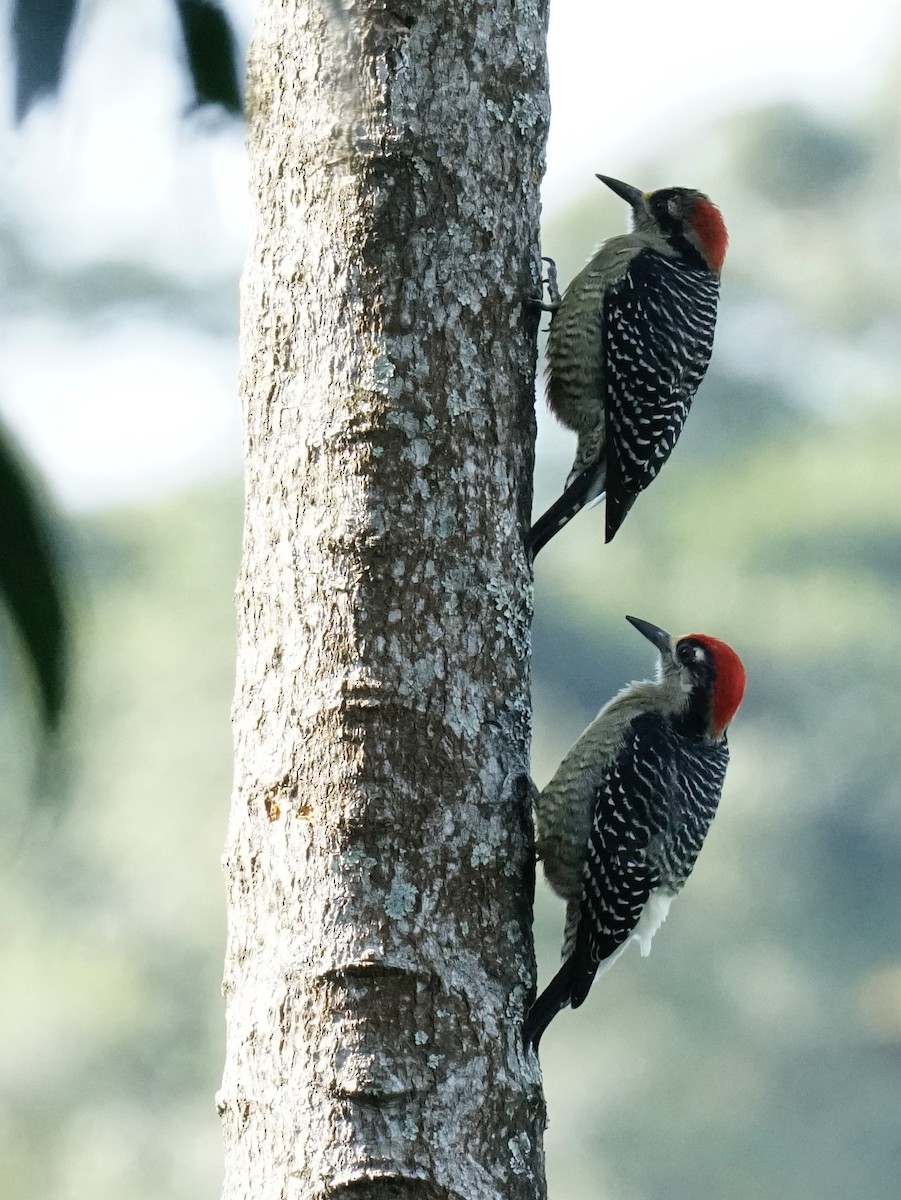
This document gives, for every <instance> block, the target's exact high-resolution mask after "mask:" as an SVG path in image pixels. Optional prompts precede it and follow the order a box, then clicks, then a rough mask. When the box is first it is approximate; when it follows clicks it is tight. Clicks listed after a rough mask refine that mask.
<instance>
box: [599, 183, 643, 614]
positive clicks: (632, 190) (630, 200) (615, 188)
mask: <svg viewBox="0 0 901 1200" xmlns="http://www.w3.org/2000/svg"><path fill="white" fill-rule="evenodd" d="M598 179H600V181H601V183H606V185H607V187H608V188H610V190H611V192H616V194H617V196H620V197H622V199H623V200H625V202H626V203H627V204H630V205H631V206H632V208H638V206H639V205H640V204H641V203H643V201H644V192H643V191H642V190H641V188H637V187H633V186H632V184H631V183H623V182H622V180H620V179H611V178H610V176H609V175H598ZM630 619H631V618H630Z"/></svg>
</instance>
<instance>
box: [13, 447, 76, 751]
mask: <svg viewBox="0 0 901 1200" xmlns="http://www.w3.org/2000/svg"><path fill="white" fill-rule="evenodd" d="M51 528H52V518H51V517H50V514H49V512H47V510H46V508H45V506H44V504H43V503H42V501H41V500H40V498H39V493H38V491H37V490H36V489H35V487H34V485H33V484H32V482H31V480H30V479H29V477H28V473H27V472H26V470H25V469H24V468H23V466H22V461H21V459H20V457H19V455H18V454H17V453H16V451H15V450H14V448H13V446H12V444H11V443H10V441H9V440H8V438H7V437H6V436H5V435H3V434H0V593H2V596H3V599H4V601H5V603H6V606H7V608H8V610H9V613H10V616H11V617H12V620H13V624H14V626H15V628H16V630H17V631H18V633H19V636H20V637H21V639H22V642H23V644H24V646H25V650H26V653H27V655H28V658H29V660H30V665H31V669H32V671H33V673H34V677H35V680H36V682H37V685H38V691H39V694H40V698H41V707H42V710H43V718H44V723H45V725H46V726H47V728H48V730H49V729H53V728H55V727H56V725H57V724H58V722H59V718H60V715H61V713H62V710H63V705H64V703H65V699H66V684H67V665H68V643H69V625H68V617H67V612H66V605H65V600H64V590H63V584H62V577H61V573H60V570H59V566H58V564H57V561H56V556H55V555H54V553H53V550H52V547H51V538H50V534H49V531H50V529H51Z"/></svg>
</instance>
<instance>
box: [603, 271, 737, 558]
mask: <svg viewBox="0 0 901 1200" xmlns="http://www.w3.org/2000/svg"><path fill="white" fill-rule="evenodd" d="M718 297H719V277H718V276H717V275H714V274H713V273H712V272H711V271H709V270H708V269H707V267H706V266H705V265H702V264H700V263H699V264H695V263H692V262H689V261H686V260H685V259H683V258H667V257H666V256H664V255H662V254H658V253H656V252H655V251H654V250H641V251H640V252H639V253H638V254H636V255H635V257H634V258H633V259H632V261H631V262H630V263H629V267H628V270H627V271H626V273H625V275H624V276H623V278H622V279H621V280H620V281H619V282H618V283H616V284H614V285H612V286H611V287H610V288H609V290H608V292H607V294H606V295H605V297H604V319H603V344H602V346H601V355H602V360H603V363H604V391H605V405H604V410H605V422H606V437H605V442H606V459H607V462H606V481H605V484H606V493H607V510H606V527H607V529H606V535H607V540H608V541H609V540H610V539H611V538H612V537H613V535H614V534H615V533H616V531H617V529H618V528H619V526H620V525H621V524H622V522H623V520H624V519H625V517H626V514H627V513H628V511H629V509H630V508H631V507H632V504H633V503H634V501H635V499H636V497H637V496H638V494H639V493H640V492H642V491H643V490H644V489H645V488H646V487H647V486H648V484H650V483H651V482H652V480H653V479H654V478H655V476H656V475H657V472H658V471H659V470H660V468H661V467H662V466H663V464H664V463H665V462H666V460H667V458H668V457H669V455H670V453H671V452H672V449H673V447H674V446H675V444H676V440H677V439H678V437H679V434H680V433H681V431H682V426H683V425H684V423H685V418H686V417H687V416H688V410H689V408H690V407H691V402H692V399H693V398H694V394H695V392H696V391H697V389H698V385H699V384H700V382H701V380H702V379H703V378H704V373H705V372H706V370H707V365H708V363H709V362H710V355H711V352H712V350H713V334H714V328H715V326H716V309H717V300H718Z"/></svg>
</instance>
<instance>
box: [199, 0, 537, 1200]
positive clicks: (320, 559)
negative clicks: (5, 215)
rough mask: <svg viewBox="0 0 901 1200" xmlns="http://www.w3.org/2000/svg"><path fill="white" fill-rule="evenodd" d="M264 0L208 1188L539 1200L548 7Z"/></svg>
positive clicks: (255, 72) (266, 1198)
mask: <svg viewBox="0 0 901 1200" xmlns="http://www.w3.org/2000/svg"><path fill="white" fill-rule="evenodd" d="M329 11H330V10H329V8H328V6H325V7H319V6H317V5H315V4H312V3H309V4H306V3H302V2H300V0H259V3H258V15H257V23H256V30H255V36H254V39H253V45H252V49H251V56H250V88H249V110H250V111H249V119H250V127H249V144H250V154H251V170H252V187H253V193H254V197H255V201H256V229H255V237H254V241H253V245H252V248H251V251H250V255H249V260H248V265H247V269H246V272H245V277H244V283H243V301H242V304H243V372H242V392H243V399H244V405H245V413H246V487H247V502H246V517H245V537H244V556H243V564H242V572H241V579H240V583H239V588H238V619H239V657H238V680H237V692H236V699H235V710H234V724H235V733H236V756H237V763H236V783H235V792H234V797H233V806H232V814H231V820H230V827H229V834H228V845H227V850H226V856H225V868H226V873H227V876H228V899H229V936H228V951H227V963H226V973H225V992H226V997H227V1031H228V1045H227V1061H226V1067H225V1075H224V1079H223V1085H222V1090H221V1093H220V1096H219V1108H220V1112H221V1114H222V1117H223V1124H224V1132H225V1140H226V1179H225V1188H224V1193H223V1195H224V1196H225V1197H226V1198H228V1200H232V1198H237V1197H242V1198H249V1197H253V1200H274V1198H275V1197H279V1198H285V1197H301V1196H304V1197H305V1196H320V1195H322V1196H324V1195H329V1196H331V1195H336V1194H339V1193H341V1192H348V1193H352V1194H353V1195H354V1196H359V1197H368V1196H379V1197H389V1196H395V1195H396V1196H401V1195H402V1196H404V1197H411V1198H412V1197H430V1198H431V1197H443V1196H460V1197H466V1198H469V1197H501V1196H503V1197H505V1200H514V1198H516V1197H530V1198H531V1197H536V1196H539V1197H540V1196H542V1195H543V1194H544V1181H543V1159H542V1149H541V1133H542V1127H543V1121H544V1109H543V1102H542V1099H541V1092H540V1082H539V1078H538V1072H537V1067H536V1064H535V1062H534V1059H530V1058H528V1057H526V1056H525V1054H524V1051H523V1048H522V1046H521V1038H520V1027H521V1023H522V1018H523V1013H524V1009H525V1007H526V1004H527V1000H528V998H529V993H530V990H531V989H532V986H533V981H534V962H533V956H532V941H531V898H532V897H531V888H532V882H533V878H534V871H533V854H532V831H531V819H530V815H529V811H528V799H527V790H526V788H525V786H524V782H525V776H526V772H527V769H528V768H527V763H528V738H529V720H530V707H529V691H528V687H529V650H530V642H529V630H530V620H531V577H530V568H529V565H528V563H527V561H526V558H525V556H524V552H523V535H524V532H525V530H526V528H527V525H528V518H529V512H530V508H531V478H532V465H533V464H532V446H533V441H534V413H533V395H534V390H533V388H534V369H535V332H536V326H537V320H536V315H535V313H534V311H533V310H532V309H531V308H530V306H529V305H528V302H527V301H528V297H529V295H530V294H534V293H536V292H537V291H538V278H539V261H538V249H537V246H538V218H539V202H538V186H539V182H540V179H541V176H542V173H543V166H544V158H543V156H544V143H545V136H546V129H547V121H548V99H547V79H546V63H545V32H546V30H545V25H546V15H547V14H546V3H545V0H512V2H511V0H505V2H499V0H472V2H467V0H420V2H419V3H416V4H413V3H410V0H402V2H401V3H399V4H396V5H393V6H391V7H388V8H386V7H384V6H383V5H381V4H378V3H375V2H373V0H361V2H360V3H358V4H356V5H355V6H354V8H353V9H352V10H351V11H352V32H351V31H350V29H348V30H345V29H344V28H342V26H341V24H340V22H338V21H336V19H335V17H334V16H332V17H331V19H330V18H329Z"/></svg>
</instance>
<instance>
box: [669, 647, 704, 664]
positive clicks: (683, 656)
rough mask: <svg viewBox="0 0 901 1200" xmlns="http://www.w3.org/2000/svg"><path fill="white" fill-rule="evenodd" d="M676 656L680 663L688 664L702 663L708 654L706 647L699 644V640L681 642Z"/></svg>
mask: <svg viewBox="0 0 901 1200" xmlns="http://www.w3.org/2000/svg"><path fill="white" fill-rule="evenodd" d="M676 657H677V658H678V660H679V662H680V663H684V664H685V665H686V666H688V664H689V663H702V662H704V661H705V659H706V657H707V655H706V654H705V652H704V647H703V646H699V645H698V644H697V642H680V643H679V648H678V650H677V651H676Z"/></svg>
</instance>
